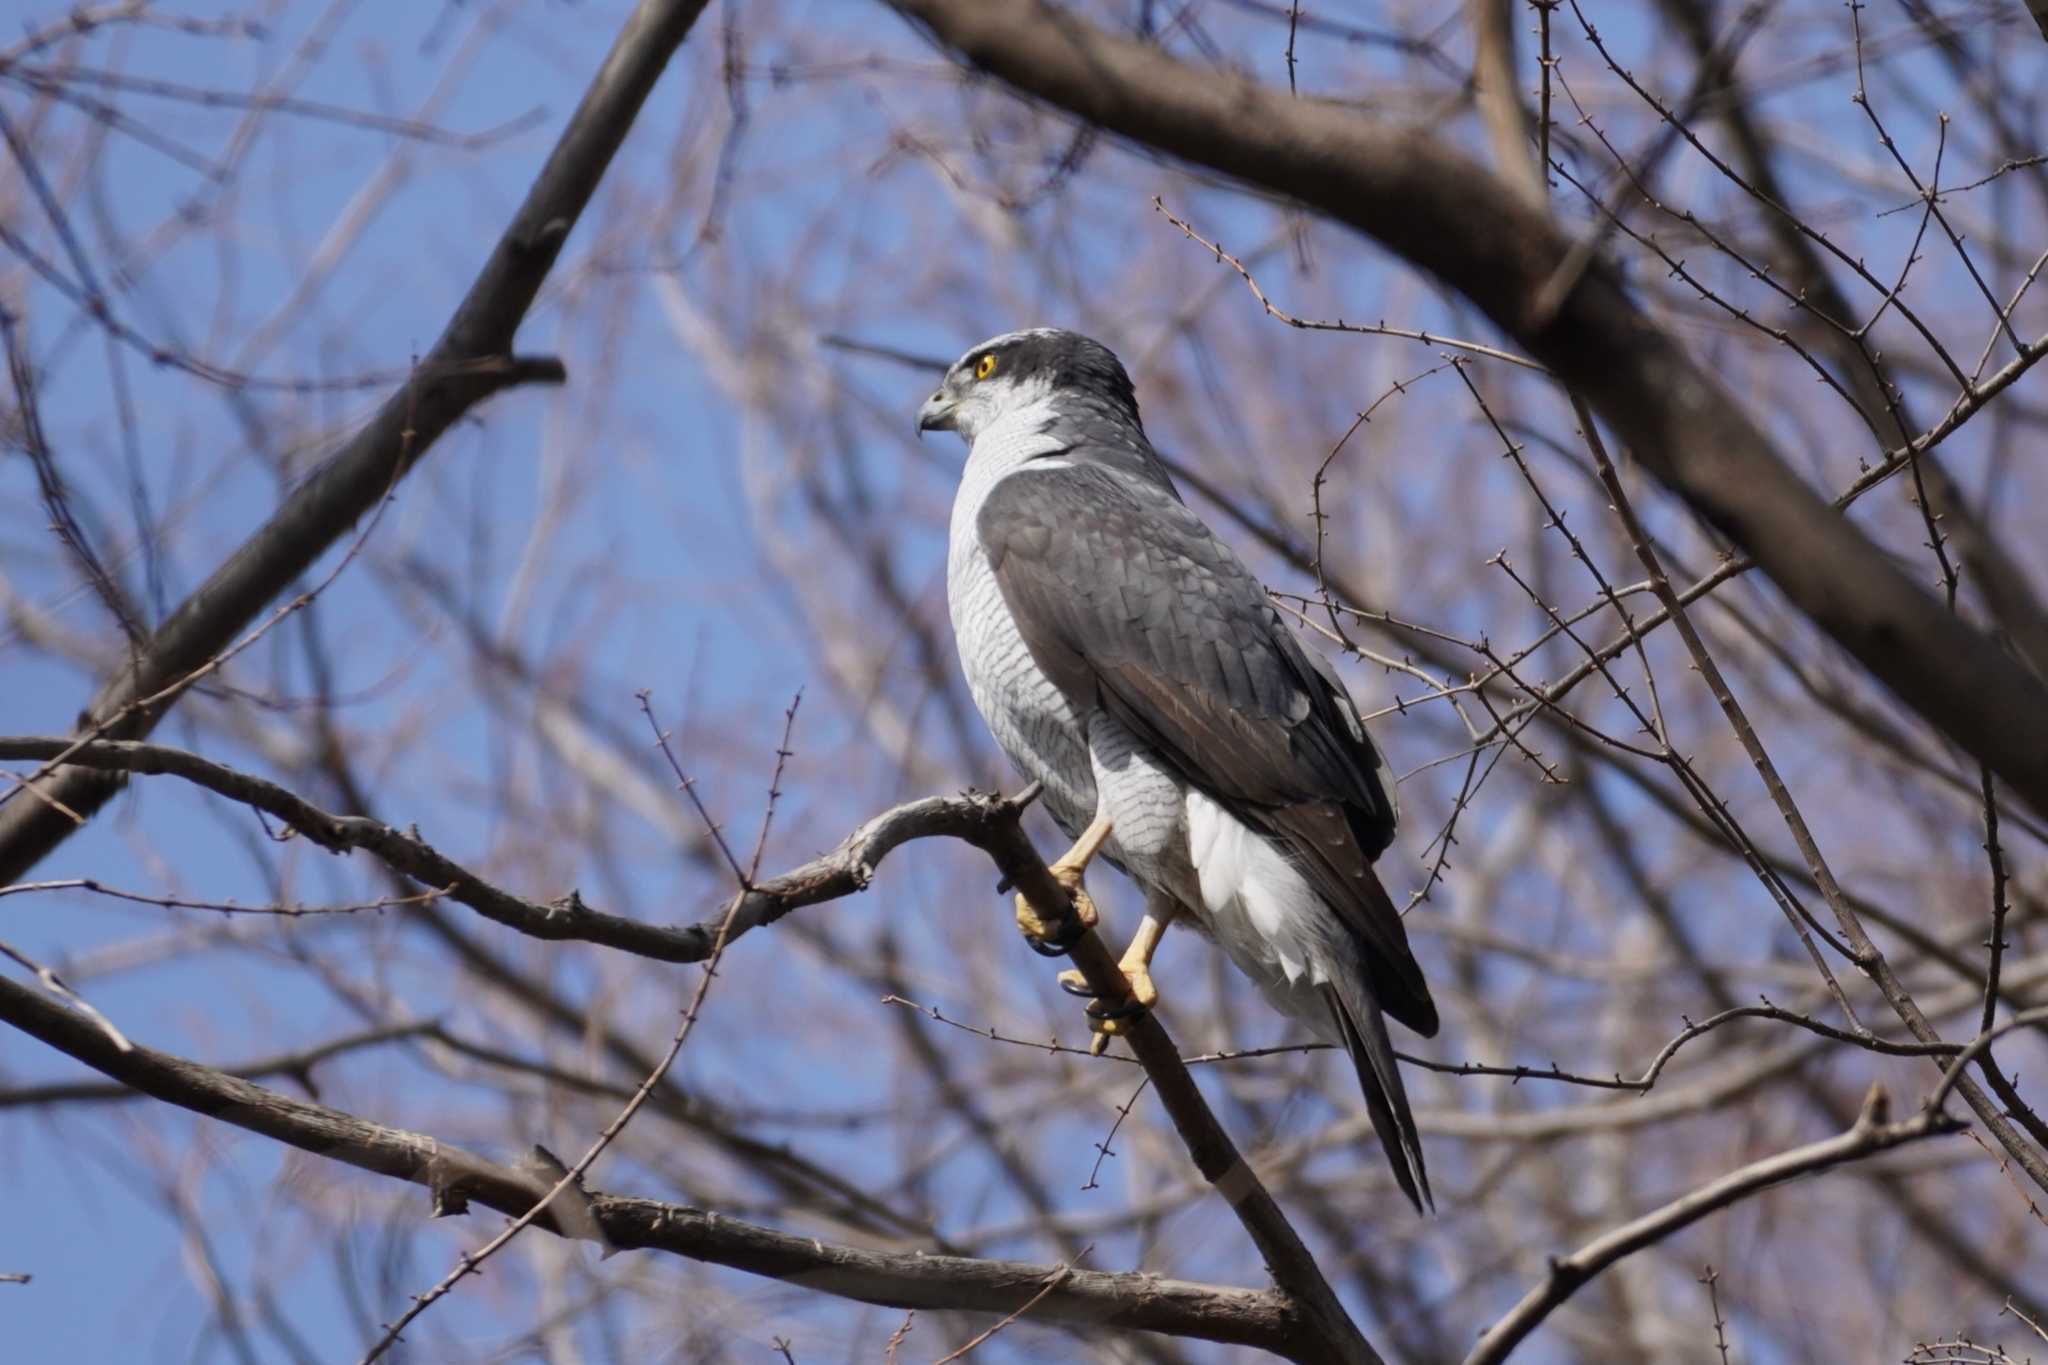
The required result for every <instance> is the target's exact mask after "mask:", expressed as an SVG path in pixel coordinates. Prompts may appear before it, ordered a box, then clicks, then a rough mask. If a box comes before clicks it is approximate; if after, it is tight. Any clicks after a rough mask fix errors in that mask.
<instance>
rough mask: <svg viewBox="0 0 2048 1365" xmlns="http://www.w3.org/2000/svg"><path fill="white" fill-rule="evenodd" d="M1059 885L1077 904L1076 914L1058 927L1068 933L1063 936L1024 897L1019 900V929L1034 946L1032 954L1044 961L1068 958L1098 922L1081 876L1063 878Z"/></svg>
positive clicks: (1026, 940) (1074, 910)
mask: <svg viewBox="0 0 2048 1365" xmlns="http://www.w3.org/2000/svg"><path fill="white" fill-rule="evenodd" d="M1059 881H1060V885H1061V886H1062V887H1064V888H1065V889H1066V890H1067V892H1068V894H1069V895H1071V896H1072V897H1073V902H1074V909H1073V913H1072V914H1071V915H1068V916H1066V917H1065V918H1064V920H1063V922H1062V923H1061V924H1060V926H1059V927H1060V928H1063V929H1065V930H1066V932H1065V933H1064V934H1060V933H1056V932H1055V929H1054V926H1052V925H1049V924H1047V923H1046V921H1045V917H1044V916H1042V915H1040V914H1039V913H1038V911H1037V909H1036V908H1035V907H1034V906H1033V905H1032V904H1031V902H1030V901H1029V900H1028V899H1026V898H1025V897H1024V896H1021V895H1020V896H1018V897H1017V927H1018V928H1019V929H1020V930H1022V931H1023V933H1024V941H1025V942H1026V943H1028V944H1029V945H1030V946H1031V951H1033V952H1034V953H1037V954H1038V955H1039V956H1041V957H1065V956H1066V955H1067V954H1068V953H1069V952H1070V951H1072V949H1073V947H1074V945H1075V944H1076V943H1079V942H1080V941H1081V936H1082V935H1083V934H1085V933H1087V932H1088V931H1089V930H1090V929H1093V928H1094V927H1095V924H1096V920H1097V915H1096V913H1095V902H1093V901H1091V900H1089V899H1088V893H1087V892H1086V891H1085V890H1083V889H1082V888H1081V878H1080V875H1079V874H1078V873H1076V874H1074V875H1073V876H1071V877H1064V876H1063V877H1060V878H1059Z"/></svg>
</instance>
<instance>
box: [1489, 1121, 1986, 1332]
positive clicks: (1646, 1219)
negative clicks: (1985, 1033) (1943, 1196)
mask: <svg viewBox="0 0 2048 1365" xmlns="http://www.w3.org/2000/svg"><path fill="white" fill-rule="evenodd" d="M1889 1111H1890V1105H1889V1103H1888V1101H1887V1100H1886V1098H1885V1093H1884V1091H1883V1090H1882V1089H1881V1088H1878V1087H1876V1086H1873V1087H1872V1088H1871V1091H1870V1095H1869V1097H1868V1098H1867V1099H1865V1100H1864V1101H1863V1112H1862V1113H1860V1114H1858V1115H1857V1117H1856V1122H1855V1124H1854V1125H1853V1126H1852V1127H1851V1128H1850V1129H1849V1131H1848V1132H1846V1133H1841V1134H1838V1135H1837V1136H1835V1137H1831V1138H1828V1139H1825V1140H1824V1141H1821V1142H1815V1143H1809V1144H1808V1145H1807V1146H1804V1147H1797V1148H1794V1149H1793V1150H1792V1151H1789V1152H1781V1153H1779V1154H1778V1155H1777V1156H1773V1157H1766V1158H1764V1159H1763V1160H1762V1161H1757V1162H1752V1163H1751V1164H1749V1165H1747V1166H1744V1167H1743V1168H1742V1169H1741V1170H1738V1171H1731V1172H1730V1173H1729V1174H1727V1175H1724V1176H1722V1177H1721V1178H1720V1179H1719V1180H1716V1181H1714V1182H1713V1183H1712V1184H1709V1185H1703V1186H1701V1187H1700V1188H1699V1189H1696V1190H1693V1191H1692V1192H1691V1193H1689V1194H1686V1195H1683V1196H1681V1197H1680V1198H1678V1199H1674V1200H1672V1201H1671V1202H1670V1203H1669V1204H1666V1205H1665V1206H1664V1207H1663V1208H1661V1209H1657V1210H1655V1211H1654V1212H1651V1213H1647V1214H1644V1215H1643V1216H1642V1217H1641V1218H1638V1219H1636V1220H1635V1221H1634V1222H1632V1223H1626V1224H1623V1225H1622V1226H1621V1227H1618V1228H1616V1229H1614V1230H1613V1231H1612V1232H1608V1233H1606V1234H1604V1235H1602V1236H1600V1237H1597V1238H1595V1239H1594V1240H1593V1241H1590V1242H1588V1243H1586V1245H1584V1246H1582V1247H1580V1248H1579V1249H1578V1250H1577V1251H1575V1252H1573V1253H1572V1254H1571V1255H1569V1256H1566V1257H1563V1258H1561V1259H1558V1260H1554V1261H1552V1262H1551V1263H1550V1274H1549V1275H1548V1276H1546V1277H1545V1278H1544V1281H1543V1283H1542V1284H1539V1285H1537V1286H1536V1287H1535V1288H1534V1289H1531V1290H1530V1291H1529V1292H1528V1293H1527V1294H1525V1295H1523V1297H1522V1301H1521V1302H1520V1303H1518V1304H1516V1305H1515V1306H1514V1307H1513V1308H1512V1309H1510V1310H1509V1312H1508V1314H1507V1316H1506V1317H1503V1318H1502V1319H1500V1321H1498V1322H1496V1323H1494V1325H1493V1326H1491V1327H1489V1328H1487V1329H1486V1333H1485V1335H1483V1336H1481V1337H1480V1338H1479V1344H1478V1345H1477V1346H1474V1347H1473V1348H1472V1352H1471V1354H1470V1355H1468V1356H1466V1357H1465V1365H1498V1362H1500V1361H1503V1360H1506V1359H1507V1357H1508V1353H1509V1352H1511V1351H1513V1350H1514V1349H1515V1347H1517V1346H1518V1345H1520V1344H1521V1342H1522V1340H1523V1338H1525V1337H1527V1336H1528V1335H1529V1333H1531V1332H1533V1331H1535V1330H1536V1327H1537V1325H1538V1324H1540V1323H1541V1322H1542V1321H1543V1319H1544V1318H1546V1317H1548V1316H1549V1315H1550V1312H1551V1310H1552V1309H1554V1308H1556V1307H1557V1306H1558V1305H1559V1304H1561V1303H1563V1302H1564V1301H1565V1300H1566V1299H1568V1298H1570V1297H1571V1296H1572V1295H1573V1294H1574V1293H1576V1292H1577V1291H1578V1289H1579V1288H1580V1287H1581V1286H1582V1285H1584V1284H1585V1283H1586V1282H1587V1281H1588V1280H1591V1279H1592V1278H1593V1277H1594V1276H1595V1275H1598V1274H1599V1273H1600V1272H1601V1271H1603V1270H1605V1269H1607V1267H1609V1266H1611V1265H1613V1264H1614V1263H1615V1262H1616V1261H1619V1260H1620V1259H1621V1258H1622V1257H1624V1256H1628V1255H1630V1254H1632V1253H1634V1252H1637V1251H1641V1250H1642V1249H1643V1248H1644V1247H1647V1246H1651V1245H1654V1244H1655V1243H1657V1242H1661V1241H1663V1240H1664V1239H1665V1238H1666V1237H1669V1236H1670V1235H1671V1234H1672V1233H1674V1232H1677V1231H1678V1230H1679V1229H1681V1228H1685V1227H1690V1226H1691V1225H1692V1224H1694V1223H1697V1222H1698V1221H1699V1220H1700V1219H1702V1218H1705V1217H1706V1216H1707V1215H1709V1214H1711V1213H1718V1212H1719V1211H1720V1210H1722V1209H1725V1208H1727V1207H1729V1206H1730V1205H1732V1204H1735V1203H1737V1202H1738V1201H1740V1200H1743V1199H1746V1198H1748V1197H1749V1196H1750V1195H1752V1194H1756V1193H1757V1192H1759V1191H1761V1190H1765V1189H1768V1188H1770V1187H1771V1186H1772V1185H1776V1184H1779V1183H1780V1182H1782V1181H1786V1180H1791V1179H1793V1178H1795V1177H1797V1176H1802V1175H1814V1174H1817V1173H1818V1172H1821V1171H1825V1170H1829V1169H1831V1168H1832V1167H1835V1166H1840V1165H1842V1164H1843V1163H1845V1162H1850V1161H1859V1160H1861V1159H1862V1158H1864V1157H1867V1156H1874V1155H1875V1154H1877V1153H1878V1152H1883V1151H1889V1150H1890V1149H1891V1148H1893V1147H1898V1146H1901V1145H1903V1144H1905V1143H1908V1142H1916V1141H1918V1140H1919V1139H1921V1138H1924V1137H1933V1136H1935V1135H1937V1134H1942V1133H1953V1132H1956V1131H1958V1130H1960V1129H1961V1128H1962V1127H1963V1124H1962V1123H1961V1122H1960V1121H1959V1120H1957V1119H1954V1118H1951V1117H1949V1116H1948V1115H1947V1114H1945V1113H1943V1112H1942V1111H1941V1109H1940V1108H1939V1107H1938V1106H1935V1105H1930V1106H1929V1107H1927V1108H1925V1109H1922V1110H1920V1111H1919V1112H1918V1113H1916V1114H1914V1115H1913V1117H1911V1118H1909V1119H1903V1120H1901V1121H1899V1122H1897V1123H1891V1122H1888V1121H1887V1116H1888V1114H1889Z"/></svg>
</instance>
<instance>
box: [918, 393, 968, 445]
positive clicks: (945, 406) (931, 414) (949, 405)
mask: <svg viewBox="0 0 2048 1365" xmlns="http://www.w3.org/2000/svg"><path fill="white" fill-rule="evenodd" d="M959 406H960V404H959V402H958V401H957V400H955V399H952V398H948V397H947V396H946V391H945V390H944V389H940V390H939V391H938V392H937V393H934V394H933V395H932V396H931V397H929V398H927V399H925V400H924V406H923V407H921V408H919V409H918V410H917V434H918V435H920V436H922V435H924V434H925V433H926V432H927V431H951V430H952V429H953V410H954V409H955V408H957V407H959Z"/></svg>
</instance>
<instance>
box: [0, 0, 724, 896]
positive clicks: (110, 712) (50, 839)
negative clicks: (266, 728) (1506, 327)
mask: <svg viewBox="0 0 2048 1365" xmlns="http://www.w3.org/2000/svg"><path fill="white" fill-rule="evenodd" d="M703 8H704V0H641V3H640V5H639V6H638V7H637V8H636V9H635V10H634V11H633V15H632V17H631V18H630V19H628V20H627V21H626V26H625V28H624V29H623V30H621V32H620V33H619V36H618V38H617V40H616V41H615V42H614V43H613V44H612V50H611V53H610V55H609V56H607V57H606V58H605V63H604V66H603V67H602V68H600V69H599V71H598V73H597V76H596V77H595V79H593V80H592V81H591V84H590V88H589V89H588V90H586V91H585V92H584V95H583V100H582V102H581V103H580V104H578V105H577V107H576V112H575V113H574V114H573V115H571V116H570V119H569V124H568V126H567V127H566V128H564V129H563V131H562V136H561V139H560V140H559V141H558V142H557V143H556V144H555V149H554V151H553V152H552V153H551V154H550V155H549V157H548V160H547V164H546V165H544V166H543V167H542V168H541V171H540V175H539V176H538V177H537V178H536V179H535V180H534V182H533V186H532V188H530V189H529V190H528V191H527V195H526V201H525V202H524V203H523V204H521V205H520V206H519V211H518V212H517V213H516V214H515V215H513V219H512V222H511V225H510V226H509V227H507V228H506V229H505V234H504V236H502V237H500V238H499V239H498V244H497V247H496V248H495V249H494V250H493V251H492V253H491V256H490V259H489V260H488V261H486V262H485V263H484V267H483V269H482V271H481V272H480V273H479V274H478V275H477V277H476V280H475V281H474V282H473V283H472V284H471V285H470V287H469V292H468V294H466V295H465V296H464V297H463V300H462V302H461V304H460V305H459V306H458V307H457V308H456V310H455V314H454V316H453V317H452V318H450V319H449V321H448V326H447V329H446V330H445V331H443V332H442V333H441V336H440V339H439V340H437V341H436V342H435V343H434V345H433V347H432V349H431V350H429V351H428V352H427V354H426V356H425V357H424V358H423V359H422V360H421V361H420V363H419V365H418V367H417V368H416V369H415V371H414V373H413V376H412V377H411V378H410V379H409V380H407V382H406V383H405V384H403V385H402V386H400V388H399V389H398V391H397V392H395V393H393V394H392V395H391V396H390V397H389V398H388V399H386V400H385V402H384V404H383V406H382V407H380V408H379V409H378V410H377V413H376V415H375V416H373V417H372V418H371V419H370V421H369V423H368V424H367V425H365V426H364V427H363V428H362V429H361V430H359V431H357V432H356V434H355V435H354V436H352V437H351V438H349V441H348V443H347V444H346V445H344V446H343V447H342V449H341V450H340V452H339V453H337V454H336V455H335V456H334V457H333V458H332V459H330V460H329V461H327V463H325V464H324V465H322V466H321V467H320V468H319V469H318V470H317V471H315V472H314V474H313V476H312V477H311V478H309V479H307V480H306V482H305V483H303V484H301V485H300V486H299V487H298V488H297V489H295V490H294V491H293V492H292V494H291V495H290V496H289V497H288V498H286V499H285V503H284V505H283V506H282V507H280V508H279V509H278V510H277V512H276V514H275V515H273V516H272V517H271V519H270V520H269V521H268V522H267V523H265V524H264V526H263V527H262V528H261V529H260V530H258V531H257V532H256V533H255V534H254V535H253V536H251V537H250V538H249V539H248V540H247V541H246V542H244V543H243V545H242V546H241V548H240V549H238V550H236V551H235V553H234V554H233V555H232V556H230V557H229V559H228V561H227V563H225V564H223V565H221V567H220V568H219V569H217V570H215V571H214V573H213V576H212V577H211V578H209V579H207V581H206V582H205V583H203V584H202V585H201V586H200V587H199V589H198V590H197V591H196V592H194V593H193V594H192V595H191V596H190V597H189V598H187V599H186V600H185V602H184V604H183V605H181V606H180V607H179V608H178V609H177V610H176V611H174V612H173V613H171V616H170V618H169V619H168V620H166V621H165V622H164V623H163V625H161V626H160V627H158V628H157V630H156V631H155V632H154V633H153V634H152V635H151V636H150V637H149V639H148V640H147V642H145V644H144V645H143V647H142V648H141V649H140V650H139V651H137V653H136V656H135V660H134V662H133V664H132V665H131V666H130V667H129V668H127V669H126V670H124V671H123V672H122V673H121V674H119V675H118V676H116V677H115V678H114V679H113V680H112V681H111V682H109V683H108V684H107V685H106V686H105V687H103V688H101V689H100V693H99V695H98V696H96V697H94V698H93V700H92V703H91V704H90V705H89V706H88V707H87V708H86V710H85V712H84V714H83V715H82V716H81V717H80V724H79V729H80V732H81V733H82V734H87V735H100V736H107V737H111V738H128V739H133V738H138V737H140V736H143V735H146V734H148V733H149V732H150V730H151V729H152V728H154V726H155V725H156V722H157V720H158V719H159V718H160V717H161V716H162V714H163V712H164V711H165V709H167V708H168V707H169V706H170V705H171V703H172V702H173V701H175V700H176V698H177V695H178V692H179V691H180V690H181V689H182V688H183V687H185V686H186V685H187V684H188V681H189V680H190V679H191V678H192V676H193V675H194V674H195V673H197V672H198V671H199V670H201V669H203V668H205V667H206V666H207V663H208V661H209V660H211V659H213V658H214V657H215V656H217V655H218V654H219V653H220V652H221V651H222V650H224V649H226V648H227V647H228V645H229V644H230V643H231V642H232V641H233V639H234V638H235V636H236V635H237V634H238V633H239V632H241V631H242V630H243V628H244V627H246V626H247V625H248V624H249V622H250V621H252V620H254V619H255V616H256V614H257V613H258V612H259V611H261V610H262V609H263V606H264V604H265V603H267V602H269V601H270V600H271V599H272V598H274V597H275V596H277V594H278V593H279V592H281V591H283V589H284V588H285V587H286V586H287V585H288V584H290V583H291V582H292V581H293V580H294V579H296V578H298V577H299V576H300V575H301V574H303V573H304V572H305V571H306V570H307V569H308V568H309V567H310V566H311V565H312V564H313V562H314V561H315V560H316V559H318V558H319V557H320V556H321V555H322V554H323V553H325V551H326V550H327V548H328V547H329V546H330V545H332V544H334V543H335V541H337V540H338V539H340V538H341V536H342V535H343V534H344V533H345V532H346V531H347V530H348V529H349V527H350V526H351V525H353V524H354V523H355V522H356V521H357V520H358V519H359V518H361V517H362V516H363V514H364V513H366V512H368V511H369V510H370V509H371V508H373V507H375V506H376V505H377V503H378V500H379V499H381V498H383V497H384V496H385V495H386V494H388V493H389V492H390V491H391V489H392V488H393V487H394V486H396V484H397V483H398V482H399V480H401V479H403V478H404V477H405V476H406V474H407V473H408V472H410V471H411V469H412V467H413V466H414V465H415V464H417V463H418V461H419V459H420V457H421V456H423V455H425V454H426V452H427V450H428V448H429V447H431V446H432V445H433V443H434V442H435V441H436V440H437V439H439V437H440V436H441V434H442V433H443V432H445V431H446V430H447V429H448V428H449V427H450V426H452V425H454V423H455V422H456V421H457V420H458V419H459V418H461V417H462V415H463V414H464V413H466V412H468V411H469V409H470V408H472V407H474V406H475V405H476V404H477V403H479V402H481V401H482V400H483V399H485V398H487V397H489V396H490V395H491V394H493V393H495V392H497V391H498V390H500V389H502V388H506V387H508V386H510V385H513V384H520V383H530V382H534V381H551V382H555V383H559V382H561V380H562V379H563V377H564V376H563V371H562V367H561V365H560V363H559V362H556V361H552V360H540V361H536V360H530V359H522V358H519V357H515V356H513V355H512V341H513V336H514V334H515V333H516V332H517V331H518V330H519V324H520V322H521V321H522V320H523V319H524V318H525V317H526V311H527V309H528V308H530V307H531V306H532V305H533V300H534V297H535V295H536V294H538V293H539V292H540V286H541V282H542V281H543V280H544V279H546V278H547V274H548V271H549V270H550V269H551V268H552V267H553V265H554V263H555V258H556V256H558V255H559V254H560V252H561V249H562V244H563V242H565V241H566V240H567V239H568V236H569V232H570V230H571V229H572V228H574V227H575V226H576V220H577V218H578V217H579V216H580V215H581V214H582V212H583V209H584V206H585V205H586V204H588V203H589V202H590V197H591V195H592V194H593V193H594V192H595V191H596V189H597V183H598V180H599V178H600V177H601V176H602V175H603V174H604V171H605V168H606V167H607V166H609V165H610V164H611V159H612V156H613V154H614V153H616V152H617V151H618V149H619V144H620V143H621V142H623V141H624V140H625V137H626V133H627V131H628V130H629V129H631V127H632V126H633V121H634V119H635V117H637V116H638V114H639V112H640V106H641V104H642V102H644V101H645V100H646V98H647V93H648V91H650V90H652V89H653V88H654V82H655V80H656V78H658V77H659V76H660V75H661V72H662V69H663V68H664V67H666V66H667V65H668V60H669V58H670V57H671V56H672V55H674V53H675V50H676V48H677V47H678V46H680V45H681V43H682V41H683V38H684V36H685V35H686V34H688V33H689V31H690V25H691V24H692V23H693V22H694V21H695V20H696V18H697V15H698V13H699V12H700V11H701V10H702V9H703ZM37 786H38V789H39V791H41V792H42V794H43V795H44V796H46V797H47V798H49V799H47V800H42V801H37V800H33V799H30V798H26V797H17V799H15V800H14V801H13V802H11V803H9V804H8V805H7V807H6V808H4V809H0V883H4V882H12V881H19V880H20V879H21V877H22V876H23V875H24V874H25V873H26V872H27V871H28V869H29V868H31V867H33V866H34V865H35V864H36V863H37V862H38V861H40V860H41V859H42V857H43V856H44V855H45V854H47V853H48V852H49V851H50V850H51V849H53V848H55V847H56V846H57V844H58V843H60V842H61V841H62V840H63V839H64V838H65V836H66V835H68V834H69V833H70V832H71V831H72V830H73V829H76V828H77V822H76V821H75V820H73V819H71V818H69V817H68V816H67V815H65V814H64V813H63V810H61V809H59V808H58V805H57V804H53V803H60V804H61V806H62V807H65V808H68V809H69V810H71V811H75V812H77V813H78V814H80V815H83V816H87V817H90V816H91V815H92V813H93V812H94V811H96V810H98V809H99V808H100V807H101V806H102V805H103V804H105V802H106V801H107V799H108V797H110V796H111V795H112V794H113V793H114V791H115V790H116V789H117V788H118V786H119V782H118V780H115V779H110V778H109V776H108V775H107V773H105V772H104V771H101V770H96V769H92V768H84V767H67V768H64V769H60V770H59V771H58V772H57V773H56V774H55V775H54V776H53V777H51V778H49V779H47V780H45V781H43V782H40V783H38V784H37Z"/></svg>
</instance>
